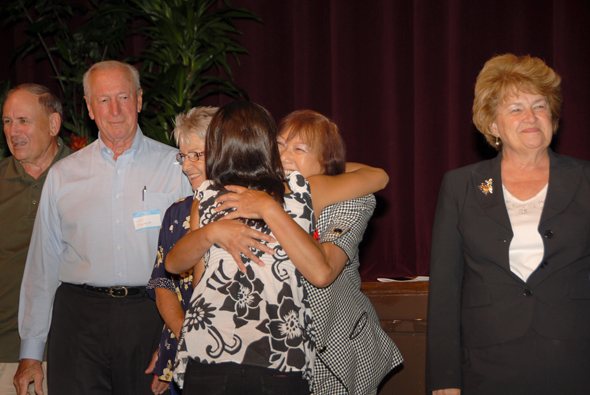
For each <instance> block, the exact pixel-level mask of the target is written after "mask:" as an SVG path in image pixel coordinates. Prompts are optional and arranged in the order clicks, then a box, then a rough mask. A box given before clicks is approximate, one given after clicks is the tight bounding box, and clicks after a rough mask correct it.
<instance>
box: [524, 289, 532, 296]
mask: <svg viewBox="0 0 590 395" xmlns="http://www.w3.org/2000/svg"><path fill="white" fill-rule="evenodd" d="M523 294H524V296H526V297H527V298H530V297H531V296H533V291H531V290H530V289H525V290H524V292H523Z"/></svg>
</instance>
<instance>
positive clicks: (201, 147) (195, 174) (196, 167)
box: [179, 133, 207, 190]
mask: <svg viewBox="0 0 590 395" xmlns="http://www.w3.org/2000/svg"><path fill="white" fill-rule="evenodd" d="M179 150H180V152H181V153H183V154H185V155H186V154H188V153H189V152H203V151H205V140H203V139H202V138H200V137H199V136H197V134H196V133H191V134H190V142H186V141H185V139H183V140H181V141H180V143H179ZM182 171H183V172H184V174H186V176H187V177H188V179H189V181H190V182H191V185H192V187H193V190H196V189H197V188H198V187H199V186H201V184H202V183H203V181H205V180H206V179H207V175H206V173H205V156H204V155H203V156H201V157H200V158H199V160H198V161H196V162H192V161H191V160H190V159H188V158H187V157H185V158H184V162H183V163H182Z"/></svg>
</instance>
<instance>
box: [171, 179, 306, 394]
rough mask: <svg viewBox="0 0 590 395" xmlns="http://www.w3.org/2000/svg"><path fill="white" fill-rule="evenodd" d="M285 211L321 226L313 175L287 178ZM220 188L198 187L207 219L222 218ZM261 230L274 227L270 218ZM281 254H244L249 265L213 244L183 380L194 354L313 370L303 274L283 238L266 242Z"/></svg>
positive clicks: (179, 367) (189, 320)
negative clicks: (250, 256) (316, 212)
mask: <svg viewBox="0 0 590 395" xmlns="http://www.w3.org/2000/svg"><path fill="white" fill-rule="evenodd" d="M287 184H288V186H289V189H290V190H291V193H288V194H285V205H284V207H285V211H286V212H287V213H288V214H289V215H290V216H291V217H292V218H293V219H294V220H295V222H297V223H298V224H299V225H300V226H301V227H302V228H303V229H305V230H306V231H307V232H309V234H313V232H314V230H315V221H314V214H313V207H312V204H311V195H310V192H309V186H308V184H307V181H306V180H305V179H304V178H303V177H302V176H301V175H300V174H299V173H297V172H295V173H293V174H291V175H290V176H289V178H288V179H287ZM219 194H220V191H218V190H216V189H214V188H213V187H212V185H211V183H210V182H209V181H205V182H204V183H203V184H202V185H201V186H200V187H199V189H198V190H197V200H199V202H200V206H199V214H200V226H204V225H206V224H208V223H210V222H213V221H216V220H218V219H219V218H221V217H222V216H223V215H225V213H223V212H221V213H217V212H216V211H214V209H215V207H217V204H216V203H215V198H216V197H217V196H219ZM255 227H256V229H257V230H259V231H261V232H263V233H266V234H270V235H272V233H271V231H270V229H269V228H268V226H266V224H264V223H263V222H260V221H258V222H257V223H256V224H255ZM265 244H267V245H268V246H269V247H270V248H272V249H273V250H274V251H275V254H274V255H270V254H260V253H259V252H258V251H255V253H257V255H259V256H260V258H261V260H262V261H263V262H264V263H265V266H264V267H260V266H258V265H257V264H254V263H252V262H251V261H250V260H248V259H246V258H244V257H243V258H242V259H243V260H244V263H245V265H246V268H247V272H246V273H242V272H241V271H239V270H238V268H237V265H236V264H235V262H234V261H233V258H232V257H231V255H229V254H228V253H227V252H226V251H224V250H223V249H221V248H219V247H218V246H213V247H212V248H211V249H210V250H209V252H208V253H207V254H206V255H205V273H204V274H203V277H202V279H201V281H200V282H199V283H198V284H197V286H196V288H195V290H194V293H193V297H192V299H191V302H190V306H189V309H188V311H187V314H186V318H185V321H184V323H183V328H182V334H181V341H180V345H179V350H178V358H177V362H176V366H175V369H174V379H175V380H176V381H177V383H178V384H179V385H180V386H181V387H182V386H183V383H184V371H185V370H186V364H187V362H188V358H192V359H194V360H197V361H199V362H201V363H223V362H234V363H239V364H245V365H253V366H264V367H268V368H272V369H278V370H280V371H284V372H295V371H301V372H302V373H303V375H304V377H306V378H309V377H310V375H311V367H312V366H313V362H314V357H315V346H314V344H313V341H312V339H311V337H310V330H309V329H308V327H309V326H310V325H311V322H312V316H311V307H310V304H309V301H308V300H307V294H306V291H305V288H304V287H303V283H302V279H301V274H300V273H299V272H298V271H297V269H296V268H295V266H294V265H293V263H292V262H291V261H290V260H289V258H288V257H287V255H286V254H285V252H284V251H283V249H282V247H281V246H280V245H279V244H278V243H265Z"/></svg>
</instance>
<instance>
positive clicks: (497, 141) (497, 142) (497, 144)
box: [496, 136, 500, 147]
mask: <svg viewBox="0 0 590 395" xmlns="http://www.w3.org/2000/svg"><path fill="white" fill-rule="evenodd" d="M496 146H498V147H499V146H500V141H499V140H498V136H496Z"/></svg>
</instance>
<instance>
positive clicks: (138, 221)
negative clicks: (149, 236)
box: [133, 210, 162, 231]
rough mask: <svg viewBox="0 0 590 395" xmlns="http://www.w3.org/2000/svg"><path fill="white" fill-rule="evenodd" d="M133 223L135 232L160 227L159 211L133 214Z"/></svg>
mask: <svg viewBox="0 0 590 395" xmlns="http://www.w3.org/2000/svg"><path fill="white" fill-rule="evenodd" d="M133 223H134V224H135V230H136V231H137V230H143V229H153V228H159V227H160V226H162V221H161V219H160V210H149V211H142V212H139V213H135V214H133Z"/></svg>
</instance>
